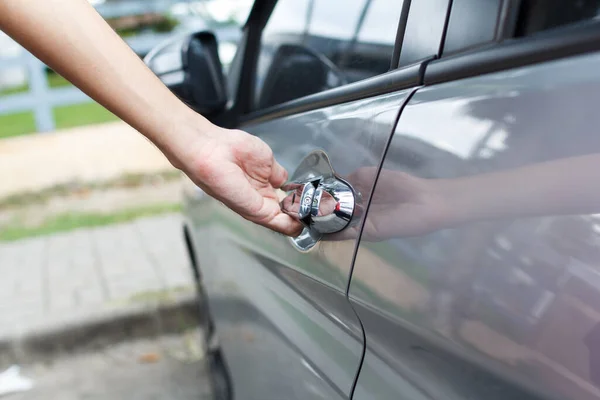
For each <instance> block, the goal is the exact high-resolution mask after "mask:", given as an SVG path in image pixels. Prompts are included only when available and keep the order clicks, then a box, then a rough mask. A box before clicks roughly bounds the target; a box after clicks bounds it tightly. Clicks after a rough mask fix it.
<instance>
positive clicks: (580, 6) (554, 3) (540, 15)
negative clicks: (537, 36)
mask: <svg viewBox="0 0 600 400" xmlns="http://www.w3.org/2000/svg"><path fill="white" fill-rule="evenodd" d="M599 16H600V0H568V1H565V0H522V3H521V10H520V13H519V20H518V23H517V36H525V35H531V34H533V33H536V32H539V31H544V30H548V29H553V28H557V27H560V26H564V25H569V24H575V23H578V22H583V21H586V20H591V19H597V18H598V17H599Z"/></svg>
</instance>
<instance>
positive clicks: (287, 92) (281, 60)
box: [258, 44, 347, 108]
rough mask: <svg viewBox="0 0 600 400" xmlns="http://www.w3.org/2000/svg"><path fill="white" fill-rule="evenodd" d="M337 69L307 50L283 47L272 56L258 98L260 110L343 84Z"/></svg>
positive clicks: (342, 77) (298, 46)
mask: <svg viewBox="0 0 600 400" xmlns="http://www.w3.org/2000/svg"><path fill="white" fill-rule="evenodd" d="M346 83H347V81H346V78H345V76H344V74H343V73H342V72H341V71H340V69H339V68H338V67H337V66H336V65H335V64H334V63H332V62H331V61H330V60H329V59H328V58H327V57H325V56H324V55H322V54H319V53H317V52H315V51H314V50H312V49H309V48H307V47H304V46H301V45H296V44H282V45H280V46H279V47H278V49H277V51H276V52H275V55H274V56H273V59H272V62H271V66H270V67H269V70H268V71H267V74H266V76H265V81H264V84H263V86H262V90H261V92H260V97H259V102H258V105H259V108H266V107H270V106H274V105H276V104H281V103H284V102H286V101H290V100H294V99H298V98H300V97H304V96H308V95H310V94H314V93H319V92H322V91H324V90H327V89H331V88H334V87H338V86H342V85H344V84H346Z"/></svg>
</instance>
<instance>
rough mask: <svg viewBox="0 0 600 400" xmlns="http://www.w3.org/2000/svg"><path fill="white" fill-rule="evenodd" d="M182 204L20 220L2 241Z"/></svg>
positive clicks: (8, 227) (1, 233)
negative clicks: (25, 222)
mask: <svg viewBox="0 0 600 400" xmlns="http://www.w3.org/2000/svg"><path fill="white" fill-rule="evenodd" d="M181 209H182V207H181V204H155V205H152V206H147V207H142V208H135V209H128V210H122V211H118V212H114V213H110V214H104V213H65V214H59V215H56V216H53V217H50V218H48V219H46V220H45V221H43V222H42V223H40V224H39V225H37V226H23V225H22V224H21V223H19V222H18V221H15V222H13V223H8V224H7V225H5V226H4V227H3V228H2V231H0V241H14V240H19V239H24V238H28V237H34V236H43V235H50V234H53V233H57V232H66V231H71V230H74V229H78V228H90V227H96V226H104V225H111V224H116V223H123V222H129V221H133V220H135V219H137V218H141V217H146V216H150V215H158V214H165V213H169V212H181Z"/></svg>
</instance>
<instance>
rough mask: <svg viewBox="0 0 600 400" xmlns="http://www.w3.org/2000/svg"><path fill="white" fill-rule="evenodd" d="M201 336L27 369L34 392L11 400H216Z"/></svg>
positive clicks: (168, 339) (131, 345)
mask: <svg viewBox="0 0 600 400" xmlns="http://www.w3.org/2000/svg"><path fill="white" fill-rule="evenodd" d="M198 343H200V336H199V332H194V333H192V334H186V335H179V336H164V337H160V338H157V339H153V340H137V341H134V342H129V343H121V344H118V345H115V346H113V347H111V348H109V349H105V350H102V351H98V352H95V353H88V354H79V355H75V356H70V357H67V358H63V359H59V360H57V361H55V362H53V363H52V364H49V365H42V364H38V365H32V366H25V367H23V368H22V372H21V373H22V375H23V376H25V377H27V378H31V379H33V380H34V384H35V386H34V388H33V389H32V390H31V391H29V392H25V393H18V394H13V395H11V396H8V397H7V400H33V399H42V398H43V399H48V400H54V399H57V400H58V399H60V400H83V399H85V400H101V399H102V400H162V399H172V400H192V399H193V400H212V392H211V388H210V383H209V379H208V377H207V369H206V366H205V363H204V360H203V353H202V351H201V349H200V348H199V347H198Z"/></svg>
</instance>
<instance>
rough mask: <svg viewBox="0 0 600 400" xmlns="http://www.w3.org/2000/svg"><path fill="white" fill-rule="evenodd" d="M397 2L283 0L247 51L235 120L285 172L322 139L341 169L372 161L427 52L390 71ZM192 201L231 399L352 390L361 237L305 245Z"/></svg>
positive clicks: (336, 394) (200, 199)
mask: <svg viewBox="0 0 600 400" xmlns="http://www.w3.org/2000/svg"><path fill="white" fill-rule="evenodd" d="M255 11H256V8H255V10H254V12H255ZM401 11H402V2H398V3H397V4H395V5H393V6H390V5H389V4H387V3H386V2H385V1H384V0H368V1H364V0H353V1H348V2H345V5H344V7H343V9H340V8H339V7H338V6H336V5H334V4H333V3H332V2H329V1H323V0H317V1H298V0H282V1H280V2H278V3H277V5H276V6H275V7H274V9H273V11H272V12H271V15H270V17H269V18H268V21H267V23H266V26H265V28H264V31H263V32H262V34H261V35H260V45H259V46H258V47H257V52H258V53H257V54H255V55H254V57H253V56H252V54H250V55H248V54H246V55H245V57H242V58H243V59H252V58H254V59H256V61H257V63H258V64H257V66H256V74H255V76H254V78H253V87H251V89H252V90H250V92H254V94H252V93H250V101H249V104H250V109H249V110H248V112H247V113H245V115H243V117H242V122H241V123H240V124H239V125H238V126H239V127H240V128H241V129H244V130H245V131H247V132H249V133H251V134H254V135H256V136H258V137H260V138H261V139H263V140H264V141H265V142H267V143H268V144H269V145H270V146H271V148H272V149H273V152H274V154H275V157H276V158H277V160H278V161H279V162H280V163H281V164H282V165H283V166H284V167H285V168H286V169H287V170H288V171H289V172H290V174H291V173H292V172H293V171H294V170H295V168H296V167H298V166H299V165H300V164H301V163H302V162H303V160H304V159H305V157H306V156H307V155H309V154H310V153H311V152H313V151H314V150H321V151H323V152H325V153H326V154H327V156H328V157H329V160H330V162H331V164H332V166H333V167H334V168H335V170H336V173H337V174H338V175H340V176H342V177H343V176H346V175H348V174H350V173H351V172H352V171H354V170H356V169H357V168H361V167H373V166H377V165H378V164H379V163H380V162H381V159H382V155H383V151H384V148H385V146H386V144H387V141H388V139H389V137H390V135H391V133H392V131H393V127H394V125H395V123H396V121H397V117H398V114H399V110H400V108H401V107H402V105H403V104H404V102H405V100H406V99H407V97H408V94H409V92H410V90H412V88H413V87H414V86H415V85H416V83H417V82H418V77H419V66H418V65H417V66H414V67H412V68H408V69H406V70H403V71H392V72H388V71H389V70H390V68H391V64H392V63H391V60H392V53H393V50H394V44H395V39H396V33H397V27H398V21H399V19H400V14H401ZM255 17H256V15H255ZM263 18H266V17H265V16H263ZM250 36H251V37H252V34H250ZM369 43H370V44H372V45H373V46H375V47H376V48H373V47H371V46H368V45H366V44H369ZM240 48H242V49H246V50H245V51H251V50H248V49H249V48H250V45H249V44H248V43H242V45H241V46H240ZM237 61H239V59H238V60H237ZM237 61H235V60H234V63H233V66H232V70H233V71H235V70H236V68H238V67H237V66H236V64H235V63H236V62H237ZM250 68H251V66H248V65H245V66H244V67H243V68H242V69H241V73H242V75H243V74H244V73H247V71H249V70H250ZM240 79H241V80H242V81H243V79H245V78H243V77H242V78H240ZM243 86H244V82H240V86H239V87H238V89H236V91H237V93H241V92H242V91H244V90H243V89H240V88H241V87H243ZM368 194H369V193H368V191H366V192H364V193H363V195H364V196H365V197H366V198H368ZM186 208H187V212H186V214H187V215H188V217H189V221H188V231H189V232H190V236H191V240H192V241H193V244H194V248H195V250H196V251H195V252H196V255H197V260H198V264H199V267H200V270H201V272H202V279H203V287H204V289H205V291H206V295H207V296H206V297H207V301H208V305H209V309H210V313H211V316H212V319H213V323H214V326H215V330H216V337H217V338H218V341H219V345H220V348H221V352H222V354H223V356H224V359H225V363H226V365H227V369H228V371H229V376H230V380H231V383H232V385H233V392H234V398H236V399H257V400H266V399H277V400H280V399H289V400H293V399H302V400H305V399H348V398H350V393H351V390H352V387H353V384H354V380H355V377H356V373H357V371H358V367H359V365H360V359H361V357H362V353H363V339H364V338H363V335H362V330H361V328H360V323H359V321H358V319H357V317H356V315H355V313H354V311H353V310H352V308H351V307H350V304H349V302H348V301H347V298H346V289H347V284H348V279H349V271H350V267H351V264H352V263H351V261H352V257H353V252H354V248H355V245H356V242H355V240H354V239H348V240H339V241H335V242H334V241H329V242H321V243H318V244H317V245H316V246H315V247H314V248H312V250H310V251H309V252H301V251H299V250H298V249H297V248H296V247H295V246H294V245H293V243H292V242H291V241H290V239H289V238H286V237H283V236H281V235H279V234H275V233H273V232H270V231H268V230H267V229H264V228H261V227H259V226H256V225H253V224H251V223H249V222H247V221H244V220H243V219H242V218H240V217H239V216H237V215H234V214H233V213H232V212H230V211H229V210H227V209H225V208H224V207H223V206H221V205H220V204H219V203H218V202H216V201H214V200H212V199H209V198H207V197H204V196H202V195H199V196H196V197H195V198H193V197H190V198H188V203H187V205H186Z"/></svg>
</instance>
